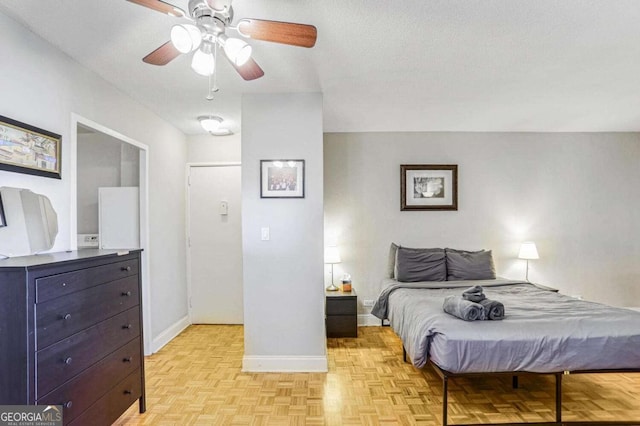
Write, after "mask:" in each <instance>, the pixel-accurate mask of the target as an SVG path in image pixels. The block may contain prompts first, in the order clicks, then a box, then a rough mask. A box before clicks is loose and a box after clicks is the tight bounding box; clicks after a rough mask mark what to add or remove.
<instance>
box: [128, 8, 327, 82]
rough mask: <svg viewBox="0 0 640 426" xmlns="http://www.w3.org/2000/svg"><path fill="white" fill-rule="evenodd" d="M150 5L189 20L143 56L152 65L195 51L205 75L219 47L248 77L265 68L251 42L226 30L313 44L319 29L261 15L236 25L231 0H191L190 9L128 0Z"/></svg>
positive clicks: (193, 64)
mask: <svg viewBox="0 0 640 426" xmlns="http://www.w3.org/2000/svg"><path fill="white" fill-rule="evenodd" d="M127 1H130V2H131V3H135V4H138V5H140V6H144V7H148V8H149V9H152V10H155V11H158V12H162V13H166V14H168V15H171V16H175V17H177V18H184V19H186V20H188V21H190V22H188V23H184V24H176V25H174V26H173V27H172V28H171V40H170V41H168V42H166V43H164V44H163V45H162V46H160V47H158V48H157V49H156V50H154V51H153V52H151V53H149V54H148V55H147V56H145V57H144V58H143V59H142V60H143V61H144V62H146V63H148V64H152V65H166V64H168V63H169V62H171V61H172V60H173V59H175V58H177V57H178V56H179V55H180V54H184V53H190V52H193V58H192V61H191V67H192V68H193V70H194V71H195V72H197V73H198V74H201V75H204V76H211V75H213V74H214V73H215V67H216V60H217V51H218V47H220V48H221V49H222V50H223V51H224V53H225V56H226V57H227V59H228V60H229V62H230V63H231V65H232V66H233V67H234V68H235V70H236V71H237V72H238V74H240V76H241V77H242V78H243V79H245V80H255V79H257V78H260V77H262V76H263V75H264V71H263V70H262V68H260V66H259V65H258V64H257V63H256V61H255V60H253V58H251V51H252V49H251V46H250V45H249V44H248V43H247V42H245V41H244V40H242V39H240V38H234V37H228V36H227V34H226V33H227V30H235V31H236V32H237V33H238V34H239V35H241V36H242V37H245V38H249V39H254V40H264V41H270V42H274V43H281V44H288V45H292V46H300V47H313V46H314V45H315V43H316V38H317V29H316V27H314V26H313V25H305V24H296V23H291V22H279V21H267V20H261V19H247V18H245V19H240V20H239V21H238V23H237V24H236V26H235V27H233V26H231V22H232V21H233V8H232V7H231V0H189V6H188V7H189V10H188V13H187V12H185V11H184V10H182V9H181V8H179V7H176V6H173V5H171V4H169V3H166V2H164V1H161V0H127Z"/></svg>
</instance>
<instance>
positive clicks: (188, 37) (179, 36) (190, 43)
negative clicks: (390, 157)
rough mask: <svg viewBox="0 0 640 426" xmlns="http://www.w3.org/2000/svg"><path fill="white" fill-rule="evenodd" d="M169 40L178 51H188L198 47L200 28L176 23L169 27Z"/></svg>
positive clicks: (200, 37)
mask: <svg viewBox="0 0 640 426" xmlns="http://www.w3.org/2000/svg"><path fill="white" fill-rule="evenodd" d="M171 42H172V43H173V45H174V47H175V48H176V49H178V51H179V52H180V53H189V52H193V51H194V50H196V49H197V48H198V47H200V44H201V43H202V34H201V32H200V28H198V27H196V26H195V25H192V24H177V25H174V26H173V27H171Z"/></svg>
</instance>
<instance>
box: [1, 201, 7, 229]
mask: <svg viewBox="0 0 640 426" xmlns="http://www.w3.org/2000/svg"><path fill="white" fill-rule="evenodd" d="M3 226H7V218H6V217H5V215H4V206H3V205H2V194H0V228H2V227H3Z"/></svg>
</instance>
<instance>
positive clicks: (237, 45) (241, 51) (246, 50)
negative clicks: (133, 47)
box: [224, 38, 252, 66]
mask: <svg viewBox="0 0 640 426" xmlns="http://www.w3.org/2000/svg"><path fill="white" fill-rule="evenodd" d="M251 50H252V49H251V46H249V45H248V44H247V42H245V41H244V40H240V39H239V38H228V39H226V40H225V41H224V53H225V55H227V58H229V59H230V60H231V62H233V63H234V64H236V65H237V66H241V65H244V63H245V62H247V61H248V60H249V58H250V57H251Z"/></svg>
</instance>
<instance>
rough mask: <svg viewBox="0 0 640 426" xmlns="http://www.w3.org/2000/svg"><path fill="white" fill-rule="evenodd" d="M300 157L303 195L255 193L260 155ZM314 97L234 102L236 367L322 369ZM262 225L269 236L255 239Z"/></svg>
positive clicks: (318, 103)
mask: <svg viewBox="0 0 640 426" xmlns="http://www.w3.org/2000/svg"><path fill="white" fill-rule="evenodd" d="M268 159H272V160H273V159H304V160H305V161H306V164H305V166H306V170H305V173H306V183H305V185H306V186H305V198H303V199H261V198H260V160H268ZM322 162H323V158H322V96H321V95H320V94H272V95H245V96H244V97H243V100H242V233H243V269H244V273H243V276H244V312H245V318H244V324H245V329H244V337H245V342H244V347H245V356H244V360H243V368H244V369H245V370H248V371H285V370H296V371H326V369H327V360H326V347H325V345H326V344H325V342H326V340H325V332H324V289H323V282H322V272H323V258H322V256H323V242H322V240H323V182H322V168H323V166H322ZM261 227H269V228H270V230H271V240H270V241H261V239H260V228H261Z"/></svg>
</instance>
